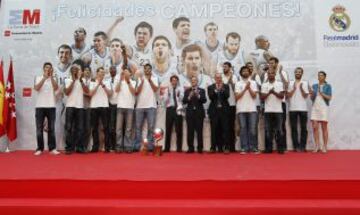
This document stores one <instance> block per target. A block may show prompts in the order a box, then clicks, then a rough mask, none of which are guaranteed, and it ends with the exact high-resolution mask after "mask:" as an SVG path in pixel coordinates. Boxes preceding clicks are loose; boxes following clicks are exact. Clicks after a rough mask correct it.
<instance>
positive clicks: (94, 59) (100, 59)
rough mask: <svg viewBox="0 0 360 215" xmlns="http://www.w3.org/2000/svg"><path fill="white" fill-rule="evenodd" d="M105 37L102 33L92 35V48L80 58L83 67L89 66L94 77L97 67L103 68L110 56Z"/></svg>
mask: <svg viewBox="0 0 360 215" xmlns="http://www.w3.org/2000/svg"><path fill="white" fill-rule="evenodd" d="M107 39H108V37H107V35H106V34H105V33H104V32H103V31H98V32H96V33H95V34H94V40H93V42H94V48H92V49H91V50H90V51H88V52H87V53H86V54H84V55H83V56H82V58H81V59H82V60H83V61H84V63H85V65H87V66H90V68H91V71H92V72H93V74H92V76H93V77H95V76H96V74H95V72H96V71H97V69H98V68H99V67H104V65H105V60H106V59H107V58H108V57H109V56H110V51H109V48H108V47H107Z"/></svg>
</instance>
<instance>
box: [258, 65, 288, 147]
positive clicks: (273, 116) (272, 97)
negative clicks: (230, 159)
mask: <svg viewBox="0 0 360 215" xmlns="http://www.w3.org/2000/svg"><path fill="white" fill-rule="evenodd" d="M268 76H269V80H268V81H267V82H265V83H263V84H262V85H261V99H262V100H264V101H265V113H264V118H265V151H264V152H265V153H272V151H273V139H274V136H275V141H276V144H277V150H278V152H279V153H280V154H283V153H284V150H285V143H284V140H283V136H284V133H283V132H284V130H283V129H282V126H281V125H282V121H283V114H282V112H283V110H282V100H283V99H284V92H285V90H284V87H283V84H282V82H280V81H277V80H276V79H275V70H274V68H272V67H270V68H269V72H268Z"/></svg>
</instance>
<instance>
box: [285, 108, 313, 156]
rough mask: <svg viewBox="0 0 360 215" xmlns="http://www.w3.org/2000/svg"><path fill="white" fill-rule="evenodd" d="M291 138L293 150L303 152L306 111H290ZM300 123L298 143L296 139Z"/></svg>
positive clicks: (305, 132)
mask: <svg viewBox="0 0 360 215" xmlns="http://www.w3.org/2000/svg"><path fill="white" fill-rule="evenodd" d="M289 116H290V125H291V138H292V142H293V147H294V150H305V148H306V140H307V132H308V131H307V125H306V124H307V119H308V115H307V112H306V111H290V112H289ZM299 121H300V143H299V137H298V123H299Z"/></svg>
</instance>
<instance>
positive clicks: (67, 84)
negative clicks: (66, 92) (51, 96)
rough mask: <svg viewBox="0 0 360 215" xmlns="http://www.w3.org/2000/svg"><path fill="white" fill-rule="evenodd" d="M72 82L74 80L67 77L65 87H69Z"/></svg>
mask: <svg viewBox="0 0 360 215" xmlns="http://www.w3.org/2000/svg"><path fill="white" fill-rule="evenodd" d="M72 82H73V80H71V79H70V78H65V80H64V83H65V87H66V88H68V87H69V86H70V85H71V83H72Z"/></svg>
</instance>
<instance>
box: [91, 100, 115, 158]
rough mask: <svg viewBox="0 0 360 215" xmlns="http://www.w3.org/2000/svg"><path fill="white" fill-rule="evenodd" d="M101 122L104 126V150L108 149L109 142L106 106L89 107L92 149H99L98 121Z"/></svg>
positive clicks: (109, 147)
mask: <svg viewBox="0 0 360 215" xmlns="http://www.w3.org/2000/svg"><path fill="white" fill-rule="evenodd" d="M100 120H101V122H102V125H103V127H104V136H105V150H110V149H111V146H110V142H109V129H108V126H109V122H108V108H106V107H98V108H91V130H92V131H91V133H92V137H93V146H92V151H98V150H99V142H100V138H99V122H100Z"/></svg>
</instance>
